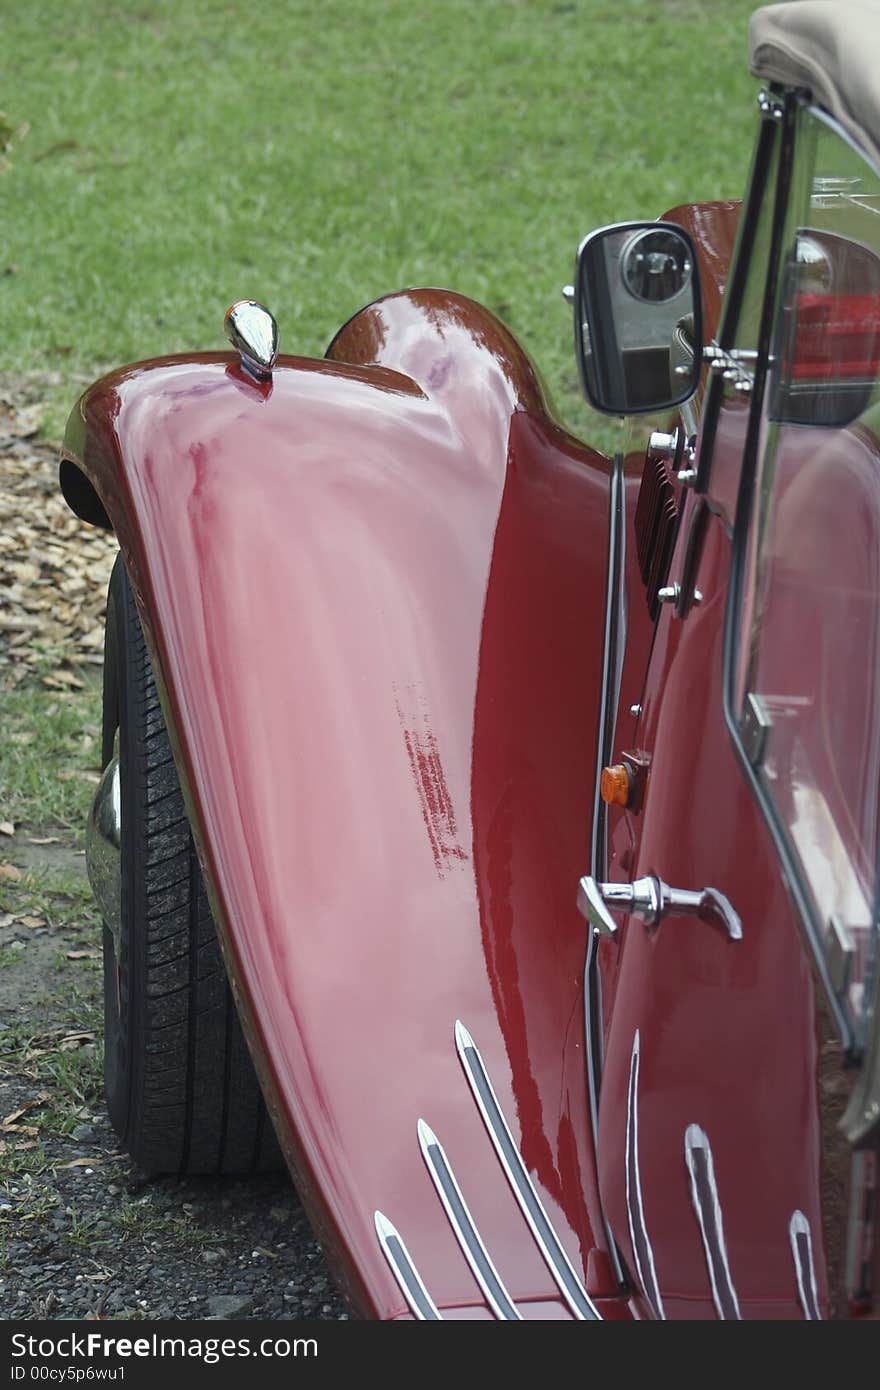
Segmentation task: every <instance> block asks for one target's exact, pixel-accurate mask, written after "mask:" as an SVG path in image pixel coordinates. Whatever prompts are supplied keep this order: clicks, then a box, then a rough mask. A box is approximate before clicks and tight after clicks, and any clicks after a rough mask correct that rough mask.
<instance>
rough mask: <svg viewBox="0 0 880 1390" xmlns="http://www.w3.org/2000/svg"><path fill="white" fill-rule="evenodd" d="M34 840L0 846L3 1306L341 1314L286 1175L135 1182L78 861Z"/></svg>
mask: <svg viewBox="0 0 880 1390" xmlns="http://www.w3.org/2000/svg"><path fill="white" fill-rule="evenodd" d="M30 838H40V839H42V838H47V837H44V836H39V837H28V836H26V835H25V834H23V832H22V831H21V830H20V829H18V830H17V831H16V834H15V836H14V838H12V839H6V840H4V842H3V845H2V847H0V848H2V850H3V852H4V853H3V863H4V864H5V866H6V874H7V875H8V874H9V872H10V869H12V870H13V871H14V870H15V869H16V868H17V869H18V871H19V872H20V873H21V878H20V879H17V880H11V879H9V878H8V877H5V876H4V877H5V882H4V897H3V900H2V905H3V906H5V907H7V908H9V907H12V908H13V909H14V910H13V911H8V910H7V911H6V912H2V913H0V967H2V968H0V1309H2V1310H3V1315H4V1316H6V1317H16V1318H19V1317H20V1318H40V1317H48V1318H101V1317H104V1318H248V1317H255V1318H320V1319H329V1318H344V1317H346V1316H347V1314H346V1311H345V1306H344V1304H343V1303H342V1300H341V1299H340V1297H339V1295H338V1293H337V1292H336V1289H335V1286H334V1283H333V1280H332V1277H331V1276H330V1274H329V1272H328V1270H327V1267H326V1264H325V1262H324V1260H323V1257H322V1255H321V1252H320V1249H319V1247H318V1246H317V1245H316V1243H315V1241H314V1239H313V1238H312V1234H311V1231H310V1229H309V1225H308V1222H307V1220H306V1218H305V1215H304V1213H303V1210H302V1207H301V1206H300V1204H299V1202H298V1200H297V1197H296V1193H295V1191H294V1189H293V1187H292V1185H291V1183H290V1182H289V1180H288V1179H287V1178H286V1177H282V1176H278V1177H273V1178H260V1179H254V1180H249V1181H242V1182H237V1181H231V1180H210V1181H207V1180H186V1181H177V1180H171V1179H165V1180H160V1181H156V1180H152V1181H144V1180H142V1179H141V1178H140V1177H139V1175H138V1174H137V1172H136V1171H135V1170H134V1169H133V1167H132V1165H131V1163H130V1161H129V1160H128V1158H127V1157H126V1156H125V1155H124V1154H121V1153H120V1152H119V1150H118V1149H117V1146H116V1137H115V1134H114V1132H113V1130H112V1128H111V1126H110V1123H109V1121H108V1119H107V1117H106V1114H105V1112H104V1108H103V1104H102V1100H101V1094H100V1086H101V1075H100V1069H101V1063H100V1048H101V1041H100V1010H99V997H98V996H99V984H100V961H99V959H98V951H97V949H96V947H95V945H94V943H95V942H96V941H97V940H98V924H97V921H96V920H95V917H94V914H93V910H92V909H90V908H89V906H88V905H87V898H86V896H85V895H86V892H87V889H86V888H85V886H83V892H82V895H78V893H77V885H79V884H81V883H83V884H84V874H85V870H84V859H83V856H82V854H81V853H78V852H77V850H76V849H75V848H74V847H72V846H70V845H65V844H64V843H56V844H54V845H52V846H51V847H49V846H32V845H30V844H29V839H30ZM53 838H54V837H53ZM35 892H36V897H35ZM64 900H66V904H67V906H68V907H69V908H71V909H72V910H70V911H68V912H66V913H65V912H64V911H60V910H58V909H59V907H60V906H63V904H64ZM53 908H54V909H55V910H53ZM15 909H18V910H17V911H16V910H15ZM41 914H42V916H43V918H44V924H43V925H42V926H30V927H29V926H28V925H27V924H26V923H27V922H28V921H30V922H36V921H38V920H40V917H41ZM16 943H18V944H16Z"/></svg>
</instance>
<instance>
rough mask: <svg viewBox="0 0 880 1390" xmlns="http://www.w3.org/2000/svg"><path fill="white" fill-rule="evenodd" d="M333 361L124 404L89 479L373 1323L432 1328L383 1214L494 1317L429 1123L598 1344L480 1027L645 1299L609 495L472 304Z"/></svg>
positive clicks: (277, 1075) (498, 1233) (134, 381)
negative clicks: (596, 1084) (605, 1195)
mask: <svg viewBox="0 0 880 1390" xmlns="http://www.w3.org/2000/svg"><path fill="white" fill-rule="evenodd" d="M331 357H332V358H333V359H334V360H323V361H310V360H306V359H298V358H292V357H282V358H280V359H279V362H278V365H277V367H276V370H275V372H274V376H273V379H272V381H271V383H269V384H267V385H265V386H259V385H256V384H254V383H253V382H252V381H251V380H250V379H249V378H248V377H247V376H245V375H243V374H242V372H241V370H240V368H239V366H238V364H237V362H236V361H235V360H234V359H233V358H232V357H231V356H230V355H228V354H226V355H224V354H220V355H217V354H215V355H201V356H198V357H192V358H165V359H161V360H158V361H153V362H147V363H142V364H139V365H137V366H135V367H131V368H128V369H126V370H123V371H120V372H117V373H114V374H113V375H111V376H108V377H106V378H104V379H103V380H102V381H101V382H99V383H98V384H97V385H96V386H94V387H92V388H91V389H90V390H89V391H88V392H87V393H86V394H85V395H84V396H83V398H82V400H81V401H80V402H79V404H78V406H77V408H76V410H75V411H74V414H73V416H72V417H71V423H70V425H69V427H68V433H67V437H66V441H65V447H64V461H63V463H62V484H63V486H64V489H65V493H66V495H67V497H68V499H69V500H70V502H71V504H72V505H73V506H74V509H75V510H77V511H78V512H79V513H80V514H81V515H84V516H86V517H87V518H88V519H90V520H97V521H101V520H103V519H105V518H106V520H108V521H109V523H110V524H112V526H113V528H114V530H115V531H116V534H117V536H118V538H119V542H120V545H121V547H122V550H123V552H124V555H125V559H126V563H127V566H128V569H129V573H130V576H131V579H132V583H133V587H134V591H135V595H136V598H137V602H138V607H139V610H140V614H141V618H142V621H143V623H144V627H145V631H146V634H147V639H148V643H149V645H150V649H151V652H152V655H153V660H154V665H155V668H156V673H157V679H158V682H159V686H160V689H161V691H162V698H163V704H164V708H165V713H166V718H167V722H168V725H169V730H170V731H171V737H172V742H173V744H174V747H175V755H176V758H177V762H178V768H179V771H180V774H181V781H182V783H183V786H184V792H185V795H186V796H187V801H188V806H189V810H190V815H191V818H192V822H193V826H194V830H195V833H196V837H197V840H198V842H199V846H200V853H201V856H202V859H203V865H204V868H205V871H206V877H207V880H208V883H209V886H210V890H211V893H212V900H213V905H214V910H215V915H216V918H217V923H218V931H219V935H220V938H221V942H222V945H223V948H224V952H225V955H226V961H227V967H228V969H229V972H230V976H231V978H232V981H233V985H234V988H235V991H236V997H237V999H238V1002H239V1005H240V1008H241V1012H242V1015H243V1020H244V1023H245V1027H246V1029H247V1031H248V1035H249V1039H250V1042H251V1046H252V1048H253V1051H254V1054H255V1059H256V1061H257V1066H258V1070H259V1072H260V1075H261V1080H262V1083H263V1086H264V1090H265V1091H266V1093H267V1097H268V1099H269V1103H270V1108H271V1109H272V1112H273V1117H274V1120H275V1123H276V1127H277V1128H278V1130H279V1135H280V1138H281V1141H282V1144H283V1146H284V1148H285V1152H286V1155H287V1157H288V1160H289V1162H290V1165H291V1169H292V1171H293V1174H294V1177H295V1180H296V1182H297V1184H298V1187H299V1189H300V1192H301V1195H302V1197H303V1200H304V1201H305V1203H306V1205H307V1208H308V1210H309V1213H310V1216H311V1218H312V1220H313V1223H314V1224H315V1226H316V1229H317V1231H318V1234H319V1236H320V1238H321V1240H322V1242H323V1244H324V1246H325V1248H326V1250H327V1253H328V1255H329V1257H330V1258H331V1260H332V1261H333V1263H334V1266H335V1269H336V1272H337V1274H338V1275H339V1277H340V1278H341V1280H342V1283H343V1285H344V1287H345V1289H346V1290H347V1292H348V1295H349V1297H350V1299H351V1301H352V1303H353V1306H354V1307H355V1308H356V1310H358V1311H360V1312H363V1313H366V1314H369V1315H373V1316H381V1317H392V1316H396V1315H400V1314H401V1313H403V1312H405V1310H406V1303H405V1301H404V1298H403V1296H402V1293H401V1289H400V1287H399V1286H398V1282H397V1281H396V1280H395V1278H394V1277H393V1275H392V1272H391V1270H390V1268H389V1265H388V1263H387V1261H386V1258H385V1255H384V1254H383V1251H382V1248H381V1246H380V1243H379V1241H378V1240H377V1235H376V1229H375V1225H374V1213H375V1212H376V1211H380V1212H382V1213H384V1214H385V1216H386V1217H387V1218H388V1219H389V1220H390V1221H391V1222H392V1223H393V1224H394V1225H395V1226H396V1227H397V1229H398V1230H399V1231H400V1234H401V1236H402V1237H403V1238H404V1240H405V1242H406V1244H407V1246H408V1248H409V1251H410V1254H411V1256H412V1259H413V1261H414V1262H415V1265H416V1266H417V1267H418V1269H419V1270H420V1272H421V1274H422V1277H423V1278H424V1280H425V1283H426V1285H427V1286H428V1288H429V1290H430V1294H431V1297H432V1298H433V1299H434V1300H435V1301H436V1303H437V1305H438V1306H439V1307H440V1308H441V1309H443V1308H446V1309H448V1310H455V1309H458V1310H459V1313H460V1315H466V1316H471V1315H473V1313H474V1311H475V1310H476V1311H479V1306H480V1305H481V1304H482V1302H483V1300H482V1295H481V1294H480V1291H479V1288H478V1287H477V1284H476V1282H475V1280H474V1278H473V1276H472V1275H471V1273H470V1270H469V1268H468V1264H467V1263H466V1260H465V1258H464V1257H463V1255H462V1251H461V1249H460V1247H459V1243H458V1241H457V1239H456V1237H455V1235H454V1233H453V1230H452V1228H451V1226H450V1224H449V1222H448V1221H447V1219H446V1216H445V1214H444V1211H443V1208H442V1206H441V1204H440V1202H439V1200H438V1198H437V1194H436V1193H435V1191H434V1188H433V1186H432V1183H431V1181H430V1178H429V1174H428V1171H427V1170H426V1166H425V1163H424V1162H423V1160H422V1156H421V1155H420V1153H419V1142H418V1137H417V1123H418V1121H419V1120H420V1119H422V1120H424V1121H426V1122H427V1124H428V1125H429V1126H430V1127H431V1130H433V1131H434V1133H435V1134H436V1136H437V1138H438V1139H439V1140H440V1142H441V1143H442V1145H443V1147H444V1150H445V1152H446V1155H447V1157H448V1160H449V1162H450V1164H451V1165H452V1167H453V1168H454V1170H455V1173H456V1175H457V1178H458V1181H459V1183H460V1185H461V1189H462V1191H463V1193H464V1196H465V1198H466V1200H467V1202H468V1205H469V1206H470V1209H471V1212H472V1214H473V1217H474V1220H475V1222H476V1223H477V1225H478V1226H479V1229H480V1231H481V1233H482V1236H483V1238H484V1240H485V1242H486V1245H487V1247H488V1249H489V1251H490V1253H491V1255H492V1257H493V1259H494V1261H495V1264H496V1266H497V1269H498V1271H499V1274H500V1276H501V1278H502V1279H503V1281H504V1283H505V1284H506V1286H507V1288H508V1289H509V1291H510V1294H511V1296H512V1297H513V1298H514V1299H515V1300H516V1301H517V1302H518V1303H519V1305H520V1308H521V1310H522V1311H523V1313H524V1315H526V1316H528V1315H529V1308H530V1307H531V1308H532V1309H533V1310H534V1311H535V1312H538V1313H539V1315H542V1316H546V1315H547V1309H548V1307H555V1308H556V1309H557V1311H558V1312H560V1313H562V1315H565V1308H564V1305H563V1304H562V1302H561V1300H560V1295H559V1290H558V1288H557V1286H556V1284H555V1283H554V1282H553V1280H552V1279H551V1278H550V1275H549V1272H548V1267H547V1263H546V1262H545V1260H544V1259H542V1257H541V1254H540V1253H539V1249H538V1246H537V1244H536V1243H535V1241H533V1240H532V1238H531V1235H530V1233H529V1230H528V1228H527V1226H526V1224H525V1222H524V1220H523V1217H522V1215H521V1213H520V1210H519V1208H518V1206H517V1204H516V1202H515V1200H514V1196H513V1193H512V1191H511V1189H510V1188H509V1187H508V1186H507V1184H506V1183H505V1180H504V1175H503V1172H502V1168H501V1166H500V1165H499V1162H498V1159H497V1157H496V1154H495V1151H494V1150H493V1147H492V1144H491V1142H490V1139H489V1136H488V1134H487V1132H486V1126H485V1124H484V1121H483V1118H482V1117H481V1114H480V1111H479V1109H478V1107H477V1105H476V1104H475V1102H474V1097H473V1095H472V1094H471V1091H470V1089H469V1087H468V1084H467V1080H466V1077H465V1072H464V1069H463V1067H462V1064H461V1060H460V1057H459V1054H458V1053H457V1050H456V1044H455V1024H456V1021H457V1020H461V1021H462V1022H463V1024H464V1025H465V1026H466V1028H467V1029H468V1030H469V1032H470V1034H471V1035H472V1037H473V1039H474V1041H475V1043H477V1045H478V1047H479V1050H480V1053H481V1056H482V1059H483V1061H484V1063H485V1066H486V1069H487V1071H488V1073H489V1075H490V1077H491V1080H492V1083H493V1085H494V1088H495V1092H496V1094H497V1097H498V1101H499V1104H500V1106H501V1109H502V1111H503V1112H504V1114H505V1116H506V1119H507V1122H508V1124H509V1126H510V1129H511V1132H512V1134H513V1137H514V1140H515V1141H516V1143H517V1144H518V1145H519V1147H520V1150H521V1152H522V1155H523V1159H524V1162H525V1166H526V1169H527V1170H528V1172H529V1173H530V1174H531V1178H532V1180H533V1181H534V1184H535V1187H536V1190H537V1192H538V1193H539V1195H540V1198H541V1200H542V1202H543V1204H544V1207H545V1208H546V1211H547V1214H548V1215H549V1217H550V1219H551V1221H552V1223H553V1225H554V1227H555V1229H556V1231H557V1233H558V1236H559V1239H560V1241H561V1244H562V1247H563V1248H564V1250H565V1251H566V1253H567V1255H568V1257H569V1259H570V1260H571V1263H572V1265H573V1266H574V1268H575V1269H576V1271H577V1272H578V1274H579V1276H580V1277H581V1278H582V1279H583V1280H584V1281H585V1282H586V1284H587V1287H588V1288H589V1291H590V1293H591V1294H592V1295H593V1296H594V1297H596V1298H602V1297H604V1296H607V1295H612V1294H614V1293H615V1292H616V1288H615V1286H614V1284H613V1282H612V1281H611V1279H610V1275H609V1273H608V1267H607V1258H606V1255H605V1237H604V1234H603V1228H602V1221H601V1214H600V1209H599V1200H598V1192H597V1185H596V1174H595V1165H594V1157H593V1145H592V1137H591V1134H590V1128H589V1118H588V1106H587V1100H586V1090H585V1072H584V1046H583V1043H584V1039H583V996H582V989H583V981H582V971H583V962H584V942H585V935H584V933H585V928H584V923H583V922H582V920H581V918H580V917H579V915H578V913H577V911H576V908H575V895H576V887H577V880H578V877H579V875H580V874H581V873H583V872H584V870H585V867H586V865H587V855H588V846H589V828H590V818H591V811H592V807H591V797H592V787H593V782H594V776H595V754H596V747H597V737H598V734H597V706H598V700H599V692H600V685H601V660H602V629H603V623H604V597H605V567H606V558H607V557H606V551H607V531H608V469H609V465H608V461H607V460H606V459H605V458H603V457H602V456H601V455H599V454H596V453H594V452H592V451H591V450H589V449H587V448H585V447H584V446H582V445H580V444H578V443H577V442H576V441H574V440H573V439H572V438H570V437H569V436H568V435H566V434H565V433H564V432H562V431H561V430H560V429H558V428H557V427H556V426H555V425H554V424H553V423H552V422H551V420H550V419H549V418H548V415H547V413H546V410H545V407H544V405H543V402H542V397H541V393H540V389H539V386H538V383H537V380H536V378H535V375H534V372H533V370H532V368H531V366H530V364H529V362H528V359H527V358H526V357H525V355H524V354H523V352H522V351H521V349H520V348H519V347H518V346H517V344H516V342H515V341H514V339H513V338H512V337H511V336H510V334H509V333H508V332H507V331H506V330H505V329H504V328H503V327H502V325H501V324H500V323H498V321H497V320H496V319H494V318H493V316H492V315H491V314H489V313H488V312H487V311H485V310H482V309H480V308H479V307H478V306H476V305H475V304H473V303H471V302H470V301H468V300H466V299H463V298H461V297H459V296H456V295H452V294H447V293H445V292H440V291H408V292H405V293H402V294H400V295H396V296H393V297H391V298H389V299H386V300H383V301H380V302H379V303H378V304H376V305H373V306H371V307H370V308H369V309H367V310H364V311H363V312H362V313H361V314H360V315H358V316H356V317H355V318H354V319H353V320H352V321H351V322H350V323H349V324H348V325H346V327H345V329H343V330H342V332H341V333H340V335H338V337H337V339H336V340H335V342H334V344H333V346H332V348H331ZM340 359H347V360H340ZM460 1037H461V1034H459V1038H460ZM548 1300H549V1301H550V1302H549V1303H548ZM468 1308H470V1310H471V1311H470V1313H467V1312H465V1311H464V1310H466V1309H468ZM615 1312H619V1308H618V1306H617V1305H615ZM612 1315H614V1314H613V1313H612Z"/></svg>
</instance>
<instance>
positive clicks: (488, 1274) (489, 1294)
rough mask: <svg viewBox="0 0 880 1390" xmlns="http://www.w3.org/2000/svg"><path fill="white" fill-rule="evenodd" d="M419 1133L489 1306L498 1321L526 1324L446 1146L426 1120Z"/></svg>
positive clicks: (439, 1193) (442, 1198)
mask: <svg viewBox="0 0 880 1390" xmlns="http://www.w3.org/2000/svg"><path fill="white" fill-rule="evenodd" d="M418 1129H419V1146H420V1148H421V1150H422V1157H423V1158H424V1160H425V1163H426V1164H427V1167H428V1172H429V1173H430V1174H431V1181H432V1182H433V1184H434V1186H435V1187H436V1189H437V1196H438V1197H439V1198H440V1201H441V1202H442V1203H443V1207H444V1209H445V1211H446V1215H447V1216H448V1217H449V1224H450V1226H451V1227H452V1229H453V1231H454V1232H455V1236H456V1239H457V1240H458V1243H459V1245H460V1246H461V1248H462V1251H463V1253H464V1257H465V1259H466V1260H467V1262H468V1264H469V1265H470V1267H471V1270H472V1271H473V1276H474V1278H475V1279H476V1281H477V1283H478V1284H479V1286H480V1288H481V1289H482V1290H483V1293H484V1295H485V1297H486V1302H487V1303H488V1304H489V1307H490V1308H491V1309H492V1312H493V1313H494V1314H495V1316H496V1318H501V1319H502V1320H504V1321H507V1322H522V1314H521V1313H520V1311H519V1309H518V1308H517V1306H516V1304H515V1303H514V1301H513V1299H512V1298H511V1297H510V1294H509V1293H508V1292H507V1289H506V1288H505V1287H504V1284H503V1283H502V1282H501V1278H500V1276H499V1274H498V1271H497V1269H496V1268H495V1266H494V1264H493V1263H492V1259H491V1257H490V1255H489V1252H488V1250H487V1249H486V1246H485V1244H484V1243H483V1238H482V1236H481V1235H480V1233H479V1231H478V1230H477V1227H476V1223H475V1221H474V1218H473V1217H472V1216H471V1213H470V1210H469V1209H468V1205H467V1202H466V1201H465V1200H464V1197H463V1195H462V1191H461V1188H460V1187H459V1185H458V1182H457V1181H456V1178H455V1174H454V1173H453V1171H452V1168H451V1166H450V1163H449V1159H448V1158H447V1157H446V1153H445V1152H444V1149H443V1145H442V1144H441V1143H440V1141H439V1139H438V1138H437V1136H436V1134H435V1133H434V1131H433V1130H432V1129H431V1127H430V1125H427V1124H425V1121H424V1120H419V1125H418Z"/></svg>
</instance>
